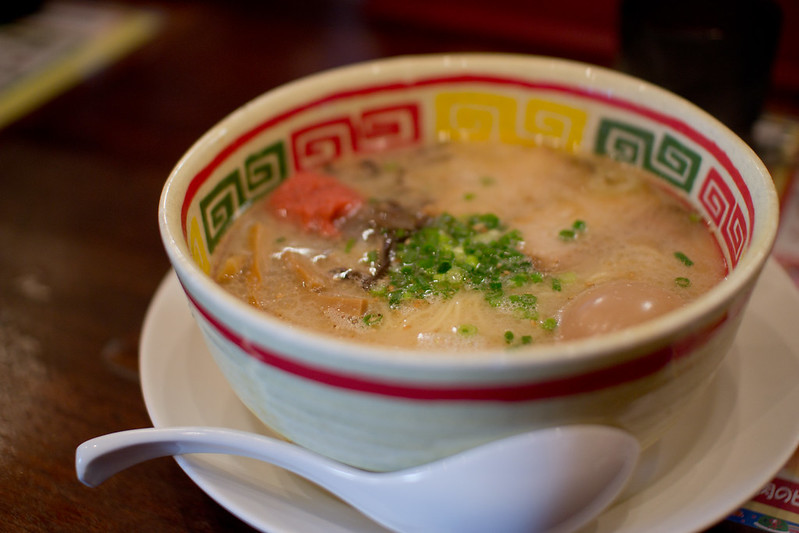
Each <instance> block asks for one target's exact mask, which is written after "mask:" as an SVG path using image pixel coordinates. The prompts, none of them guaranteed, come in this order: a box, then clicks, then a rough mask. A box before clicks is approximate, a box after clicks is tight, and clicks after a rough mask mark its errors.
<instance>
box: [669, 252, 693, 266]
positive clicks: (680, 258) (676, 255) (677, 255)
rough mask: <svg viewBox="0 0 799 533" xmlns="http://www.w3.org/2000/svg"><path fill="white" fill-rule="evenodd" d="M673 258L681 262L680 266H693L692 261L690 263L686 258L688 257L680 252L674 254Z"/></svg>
mask: <svg viewBox="0 0 799 533" xmlns="http://www.w3.org/2000/svg"><path fill="white" fill-rule="evenodd" d="M674 257H676V258H677V259H679V260H680V261H681V262H682V264H684V265H685V266H691V265H693V264H694V262H693V261H691V260H690V259H689V258H688V256H687V255H685V254H684V253H682V252H674Z"/></svg>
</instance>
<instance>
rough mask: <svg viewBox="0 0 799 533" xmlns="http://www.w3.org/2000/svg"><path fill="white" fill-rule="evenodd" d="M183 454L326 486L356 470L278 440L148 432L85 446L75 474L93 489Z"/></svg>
mask: <svg viewBox="0 0 799 533" xmlns="http://www.w3.org/2000/svg"><path fill="white" fill-rule="evenodd" d="M187 453H222V454H229V455H240V456H245V457H252V458H254V459H259V460H262V461H267V462H269V463H271V464H274V465H276V466H279V467H281V468H285V469H286V470H290V471H291V472H294V473H295V474H298V475H300V476H302V477H305V478H306V479H309V480H311V481H314V482H316V483H319V484H320V485H326V484H327V483H328V482H330V481H331V480H332V478H341V477H349V476H350V474H351V473H353V472H354V469H351V468H350V467H347V466H345V465H342V464H340V463H337V462H334V461H330V460H328V459H325V458H324V457H321V456H319V455H316V454H315V453H312V452H309V451H307V450H303V449H302V448H300V447H298V446H295V445H293V444H289V443H286V442H282V441H279V440H276V439H272V438H269V437H265V436H262V435H255V434H252V433H247V432H243V431H236V430H232V429H224V428H198V427H175V428H146V429H131V430H127V431H120V432H117V433H110V434H108V435H103V436H100V437H96V438H94V439H91V440H88V441H86V442H84V443H83V444H81V445H80V446H78V448H77V450H76V452H75V470H76V472H77V475H78V479H79V480H80V481H81V482H83V483H84V484H85V485H88V486H90V487H96V486H97V485H99V484H100V483H102V482H103V481H105V480H106V479H108V478H109V477H111V476H113V475H114V474H116V473H118V472H121V471H122V470H125V469H126V468H129V467H131V466H133V465H136V464H138V463H141V462H144V461H148V460H150V459H155V458H158V457H167V456H171V455H182V454H187Z"/></svg>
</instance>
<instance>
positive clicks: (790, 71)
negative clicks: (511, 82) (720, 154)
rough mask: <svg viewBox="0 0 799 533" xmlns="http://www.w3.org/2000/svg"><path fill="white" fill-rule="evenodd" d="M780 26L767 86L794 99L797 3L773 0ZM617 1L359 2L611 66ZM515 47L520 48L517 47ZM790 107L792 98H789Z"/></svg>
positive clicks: (798, 90)
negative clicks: (771, 73)
mask: <svg viewBox="0 0 799 533" xmlns="http://www.w3.org/2000/svg"><path fill="white" fill-rule="evenodd" d="M776 3H777V4H778V5H779V6H780V8H781V10H782V20H783V28H782V32H781V37H780V44H779V49H778V51H777V56H776V58H775V62H774V69H773V75H772V85H773V87H774V89H775V90H776V91H777V92H779V93H788V98H799V97H797V94H799V2H797V1H796V0H776ZM620 4H621V1H620V0H558V1H557V2H531V1H529V0H493V1H492V2H485V1H484V0H438V1H436V2H430V1H429V0H402V1H397V0H365V1H364V6H365V8H366V10H367V11H368V12H369V13H371V14H372V15H374V16H379V17H382V18H386V19H390V20H395V21H397V22H402V23H404V24H411V25H421V26H427V27H431V26H432V27H436V28H441V29H442V30H443V31H451V32H458V33H467V34H471V35H474V36H480V37H490V38H496V39H498V40H503V41H505V42H508V43H513V44H514V45H515V48H517V49H518V50H519V51H520V52H524V53H533V54H544V55H556V56H560V57H570V58H574V59H579V60H582V61H589V62H592V63H596V64H599V65H605V66H614V65H615V62H616V60H617V58H618V52H619V37H618V26H619V15H620V13H619V11H620ZM519 45H521V48H520V47H519ZM793 104H794V105H796V104H797V102H793Z"/></svg>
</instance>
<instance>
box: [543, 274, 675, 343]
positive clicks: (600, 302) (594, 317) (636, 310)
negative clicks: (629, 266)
mask: <svg viewBox="0 0 799 533" xmlns="http://www.w3.org/2000/svg"><path fill="white" fill-rule="evenodd" d="M682 303H683V300H682V299H681V298H680V297H679V296H677V295H676V294H674V293H672V292H669V291H668V290H667V289H664V288H662V287H658V286H655V285H653V284H651V283H647V282H643V281H628V280H614V281H608V282H606V283H602V284H600V285H595V286H593V287H591V288H589V289H586V290H585V291H583V292H581V293H580V294H578V295H577V296H576V297H575V298H574V299H573V300H571V301H569V302H568V303H567V304H566V305H565V306H564V307H563V309H562V310H561V313H560V321H559V325H558V331H559V335H560V337H561V338H562V339H564V340H569V339H579V338H583V337H590V336H593V335H599V334H602V333H609V332H611V331H617V330H620V329H623V328H627V327H630V326H634V325H636V324H640V323H641V322H645V321H647V320H651V319H653V318H655V317H658V316H660V315H663V314H665V313H667V312H669V311H671V310H673V309H676V308H678V307H680V306H681V305H682Z"/></svg>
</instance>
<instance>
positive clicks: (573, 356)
mask: <svg viewBox="0 0 799 533" xmlns="http://www.w3.org/2000/svg"><path fill="white" fill-rule="evenodd" d="M521 67H527V68H533V67H534V70H535V69H538V71H545V72H547V73H548V75H549V76H553V80H557V81H559V82H561V83H564V77H565V78H566V80H565V81H573V82H575V83H578V82H581V83H584V84H585V87H587V88H590V89H592V90H594V91H598V92H601V93H603V94H606V95H607V96H608V97H613V98H621V99H624V100H629V101H633V102H635V103H636V104H638V105H641V106H642V107H645V108H653V107H655V104H656V103H661V104H664V105H665V104H668V105H669V106H670V109H671V108H673V109H674V110H675V112H674V113H673V114H674V115H676V116H678V117H683V118H684V117H696V118H695V120H696V119H698V120H697V124H698V125H692V127H693V128H694V129H695V130H697V131H698V132H699V133H701V134H703V135H704V136H705V137H709V138H710V139H711V141H712V142H713V143H716V144H717V143H718V142H720V141H723V143H724V144H725V145H731V146H732V147H734V149H735V150H734V152H735V153H733V154H732V155H730V154H729V153H728V154H727V155H728V156H729V157H731V158H733V159H734V160H735V161H738V164H736V165H735V166H736V167H737V168H740V167H741V166H742V164H743V162H746V164H747V166H749V167H751V168H750V169H747V170H748V171H749V172H751V173H754V174H758V175H759V178H760V180H759V181H761V182H762V183H763V185H764V186H763V187H762V191H760V192H761V193H762V195H763V198H762V199H761V201H762V202H763V203H765V205H766V207H767V209H764V213H762V214H761V215H760V216H759V217H758V218H757V224H755V219H753V220H752V223H753V225H754V229H753V238H752V240H751V242H750V244H749V248H748V249H747V250H746V252H745V253H744V254H743V255H742V256H741V259H740V262H739V263H738V264H737V266H736V267H735V268H734V269H732V270H729V272H728V275H727V277H726V279H724V280H723V281H722V282H721V283H719V284H717V285H716V286H715V287H713V288H712V289H711V290H710V291H708V292H707V293H705V294H704V295H702V296H701V297H700V298H698V299H696V300H694V301H692V302H690V303H688V304H687V305H685V306H683V307H681V308H679V309H677V310H675V311H673V312H670V313H668V314H666V315H663V316H661V317H658V318H655V319H653V320H650V321H647V322H644V323H642V324H639V325H636V326H633V327H629V328H625V329H623V330H620V331H617V332H613V333H608V334H604V335H600V336H596V337H589V338H585V339H577V340H571V341H557V342H554V343H546V344H541V345H532V346H528V347H524V348H521V349H513V350H507V349H500V350H475V351H470V352H469V354H468V356H467V357H463V354H459V353H458V352H451V351H444V350H429V349H418V348H416V349H410V348H396V347H391V346H384V345H379V344H371V343H361V342H357V341H351V340H346V339H341V338H338V337H335V336H332V335H328V334H323V333H318V332H315V331H313V330H310V329H307V328H304V327H302V326H296V325H292V324H289V323H288V322H285V321H282V320H280V319H277V318H275V317H272V316H270V315H268V314H267V313H265V312H263V311H260V310H257V309H255V308H253V307H251V306H249V305H248V304H246V303H245V302H243V301H241V300H239V299H238V298H236V297H235V296H233V295H231V294H230V293H228V292H227V291H225V290H224V289H223V288H222V287H221V286H219V285H218V284H217V283H215V282H214V281H213V280H212V279H211V277H210V276H208V275H206V274H205V273H204V272H203V271H202V270H201V268H200V267H199V266H198V265H197V264H196V263H195V261H194V259H193V258H192V257H191V253H190V250H189V247H188V245H187V244H186V243H185V241H184V238H183V230H182V220H181V209H180V208H177V209H176V206H177V205H179V204H182V198H183V194H184V192H185V186H183V184H182V183H181V179H183V180H185V181H189V180H190V179H191V177H192V176H193V175H194V172H192V171H191V167H193V166H196V165H197V163H196V161H197V160H202V155H201V154H203V152H205V151H207V150H209V149H212V148H214V147H218V146H219V144H220V143H223V142H224V140H225V139H227V138H229V137H230V135H231V132H236V131H238V133H239V134H240V133H241V131H243V129H242V130H236V128H235V125H236V124H243V123H246V121H247V120H246V117H247V115H248V114H249V113H251V112H252V111H253V110H254V109H256V108H261V107H265V106H268V105H270V104H272V103H273V102H275V101H276V102H280V101H281V100H285V99H292V100H296V101H302V98H303V96H304V95H306V94H315V95H317V96H318V95H320V94H329V93H331V92H333V91H335V90H336V89H337V88H341V87H343V86H344V84H345V80H348V79H354V78H358V77H369V76H371V77H373V78H374V79H375V80H379V79H382V78H380V77H381V76H388V78H386V79H397V78H403V79H413V78H415V77H417V76H420V75H422V74H420V73H428V72H429V73H437V74H439V75H440V74H442V73H443V72H446V71H450V70H451V71H454V72H458V71H461V70H463V69H479V70H483V71H486V72H490V73H493V74H495V75H499V74H511V73H514V74H516V75H518V69H519V68H521ZM542 76H543V75H542V74H539V77H542ZM319 87H323V88H325V89H323V90H321V91H320V90H319V89H318V88H319ZM642 96H646V97H647V98H650V99H651V100H652V101H653V102H654V103H653V104H649V103H643V102H641V101H640V98H641V97H642ZM659 109H664V108H663V106H660V107H659ZM661 112H662V111H661ZM711 133H712V137H710V134H711ZM205 161H207V159H206V160H205ZM204 164H205V163H203V165H204ZM769 183H772V182H771V178H770V174H769V173H768V170H767V169H766V167H765V165H764V164H763V163H762V161H761V160H760V159H759V158H758V156H757V155H756V154H755V153H754V151H753V150H752V149H751V148H750V147H749V146H748V145H747V144H746V143H745V142H744V141H743V140H741V139H740V138H739V137H738V136H737V135H736V134H735V133H733V132H732V131H731V130H730V129H729V128H727V127H726V126H725V125H723V124H722V123H721V122H719V121H718V120H717V119H715V118H714V117H712V116H711V115H709V114H708V113H707V112H705V111H703V110H702V109H700V108H699V107H697V106H696V105H694V104H692V103H691V102H689V101H687V100H685V99H684V98H682V97H680V96H677V95H675V94H673V93H671V92H669V91H666V90H665V89H662V88H660V87H658V86H655V85H653V84H650V83H648V82H645V81H643V80H640V79H637V78H634V77H632V76H629V75H627V74H624V73H621V72H617V71H615V70H612V69H608V68H606V67H601V66H596V65H592V64H589V63H582V62H579V61H573V60H569V59H560V58H554V57H547V56H534V55H523V54H506V53H494V52H490V53H459V54H423V55H406V56H396V57H389V58H383V59H376V60H371V61H365V62H361V63H356V64H352V65H345V66H341V67H336V68H332V69H328V70H325V71H322V72H318V73H315V74H311V75H309V76H305V77H302V78H299V79H296V80H294V81H290V82H288V83H286V84H283V85H281V86H278V87H276V88H273V89H271V90H268V91H266V92H265V93H263V94H261V95H260V96H257V97H256V98H254V99H252V100H251V101H249V102H247V103H245V104H244V105H242V106H241V107H239V108H237V109H236V110H234V111H233V112H232V113H230V114H229V115H227V116H226V117H224V118H223V119H221V120H220V121H219V122H217V123H216V124H215V125H214V126H213V127H211V128H210V129H209V130H208V131H207V132H206V133H205V134H203V135H202V136H201V137H200V138H199V139H198V140H197V141H196V142H195V143H194V144H193V145H192V146H191V147H190V148H189V149H188V150H187V151H186V152H185V153H184V155H183V156H182V157H181V158H180V160H179V161H178V163H177V164H176V165H175V166H174V168H173V169H172V171H171V172H170V174H169V176H168V178H167V180H166V182H165V184H164V187H163V189H162V193H161V197H160V200H159V207H158V219H159V230H160V233H161V238H162V242H163V245H164V247H165V249H166V252H167V255H168V256H169V259H170V262H171V263H172V266H173V268H174V269H175V271H176V273H177V275H178V278H179V280H180V282H181V284H182V286H183V290H184V291H185V292H186V294H187V296H188V297H189V299H190V301H192V303H193V305H194V307H195V308H197V307H198V306H199V308H201V309H203V308H208V307H209V306H213V309H214V312H213V313H212V314H213V316H214V317H216V318H217V319H219V320H220V321H222V322H225V323H226V324H227V327H230V328H233V329H236V330H238V331H239V332H240V334H241V335H243V336H245V337H246V336H249V337H250V338H254V339H257V338H259V337H262V336H268V337H269V339H270V347H269V349H270V350H276V351H277V352H279V353H280V354H281V355H282V356H285V357H289V358H296V359H300V360H304V361H307V362H309V363H312V364H313V365H316V366H321V367H326V368H337V369H341V368H342V365H344V367H345V368H349V369H366V368H380V367H389V368H395V369H398V368H401V369H417V370H429V371H435V370H448V369H452V368H453V367H457V368H463V369H470V370H496V369H509V368H510V369H514V368H520V367H527V366H530V365H533V366H535V367H541V368H544V367H546V368H561V367H563V366H564V365H572V364H574V363H580V364H581V365H585V364H588V365H589V366H605V365H607V364H610V363H612V362H613V361H614V360H617V359H618V358H634V357H636V355H637V352H636V348H637V347H646V346H650V347H651V346H652V345H658V346H665V345H667V344H669V339H672V338H674V337H675V336H677V335H678V334H679V333H680V332H681V331H684V330H688V329H690V327H691V324H696V323H702V321H703V320H705V319H707V317H712V316H716V315H718V314H719V313H720V311H721V310H722V309H723V308H724V306H725V305H726V303H727V302H729V301H731V300H732V299H733V298H734V297H735V296H736V295H737V294H738V293H739V292H741V291H744V290H746V289H747V286H748V285H750V284H753V283H754V281H755V280H756V278H757V276H758V275H759V272H760V270H761V269H762V268H763V266H764V264H765V262H766V260H767V258H768V256H769V255H770V252H771V248H772V246H773V243H774V239H775V238H776V230H777V223H778V218H779V217H778V212H779V202H778V200H777V194H776V190H775V188H774V186H773V183H772V185H771V186H770V187H769V185H768V184H769ZM175 195H178V196H175ZM178 199H179V200H180V202H178V201H177V200H178ZM728 269H729V265H728ZM221 317H224V318H221ZM231 322H234V323H235V326H233V325H230V324H231ZM256 332H258V333H257V334H256ZM642 350H643V352H644V353H650V351H651V349H643V348H642ZM639 351H640V350H639ZM318 355H323V357H318Z"/></svg>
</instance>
